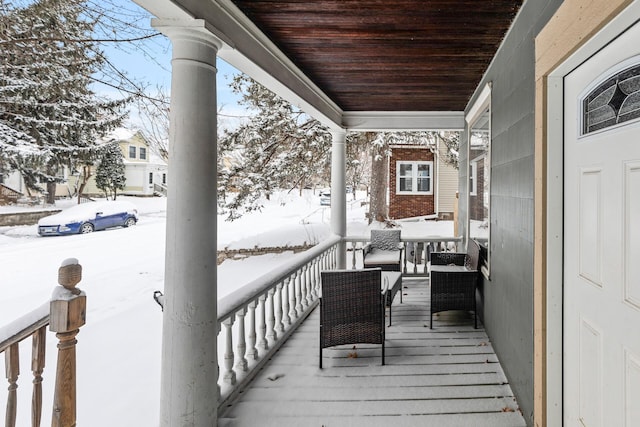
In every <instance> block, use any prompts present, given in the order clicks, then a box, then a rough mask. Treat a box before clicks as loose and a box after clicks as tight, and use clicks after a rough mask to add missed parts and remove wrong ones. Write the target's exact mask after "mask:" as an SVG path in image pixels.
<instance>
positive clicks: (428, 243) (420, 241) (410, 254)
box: [345, 236, 462, 276]
mask: <svg viewBox="0 0 640 427" xmlns="http://www.w3.org/2000/svg"><path fill="white" fill-rule="evenodd" d="M401 240H402V243H403V246H404V250H403V251H402V259H401V265H402V275H403V276H428V275H429V271H428V261H429V257H430V256H431V252H436V251H438V252H455V251H457V250H458V249H459V245H460V243H461V242H462V237H443V236H425V237H403V238H402V239H401ZM345 241H346V242H348V245H347V251H349V252H350V255H351V265H350V267H351V268H352V269H356V268H362V265H363V262H362V248H363V247H364V245H365V244H366V243H367V242H369V239H368V238H366V237H360V236H347V237H345Z"/></svg>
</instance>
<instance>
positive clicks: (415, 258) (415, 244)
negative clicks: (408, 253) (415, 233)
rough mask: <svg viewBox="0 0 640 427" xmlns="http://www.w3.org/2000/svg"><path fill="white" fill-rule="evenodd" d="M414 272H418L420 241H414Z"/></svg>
mask: <svg viewBox="0 0 640 427" xmlns="http://www.w3.org/2000/svg"><path fill="white" fill-rule="evenodd" d="M413 274H418V242H413Z"/></svg>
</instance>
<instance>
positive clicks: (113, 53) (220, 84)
mask: <svg viewBox="0 0 640 427" xmlns="http://www.w3.org/2000/svg"><path fill="white" fill-rule="evenodd" d="M114 1H115V2H121V3H122V4H123V7H126V8H129V9H134V10H138V11H143V9H141V8H140V7H139V6H137V5H136V4H135V3H134V2H132V1H131V0H114ZM139 25H142V26H144V27H145V28H147V29H151V21H150V19H143V20H141V21H140V22H139ZM145 50H147V51H148V52H150V54H151V55H152V57H153V58H149V57H147V55H145V54H142V52H140V51H128V52H125V51H123V50H121V49H117V48H116V47H115V46H114V45H113V44H111V45H110V44H104V52H105V54H106V56H107V57H108V58H109V60H110V61H111V62H112V63H114V64H115V65H116V66H117V67H118V69H120V70H122V71H124V72H126V73H127V74H128V76H129V77H131V78H133V80H136V81H143V82H147V83H148V84H149V87H150V88H151V89H155V88H156V87H160V88H163V89H164V90H165V91H166V93H169V92H170V89H171V43H170V41H169V39H168V38H167V37H166V36H164V35H160V36H158V37H155V38H153V39H151V40H149V41H148V42H146V43H145ZM217 68H218V73H217V101H218V107H222V111H221V112H220V114H221V115H222V117H221V118H220V119H219V120H220V121H225V120H226V121H233V117H235V116H244V115H246V112H245V110H244V108H243V107H242V106H239V105H238V101H239V100H240V96H239V95H237V94H234V93H233V92H232V91H231V88H230V87H229V82H230V81H231V80H232V78H233V75H235V74H239V73H240V71H238V70H237V69H236V68H234V67H233V66H231V65H230V64H228V63H227V62H225V61H224V60H222V59H220V58H218V59H217ZM97 90H98V91H99V92H100V93H103V94H106V95H115V93H114V90H113V89H112V88H108V87H103V86H99V87H98V89H97ZM226 116H231V117H230V118H225V117H226ZM130 126H133V127H139V120H138V119H137V118H136V112H135V111H134V110H132V114H131V118H130Z"/></svg>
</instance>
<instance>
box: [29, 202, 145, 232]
mask: <svg viewBox="0 0 640 427" xmlns="http://www.w3.org/2000/svg"><path fill="white" fill-rule="evenodd" d="M137 222H138V210H137V209H136V207H135V205H134V204H133V203H130V202H125V201H112V202H88V203H83V204H81V205H77V206H73V207H71V208H68V209H65V210H63V211H62V212H60V213H57V214H55V215H49V216H47V217H44V218H42V219H40V221H38V234H39V235H41V236H61V235H65V234H86V233H91V232H93V231H97V230H104V229H106V228H111V227H130V226H132V225H135V224H136V223H137Z"/></svg>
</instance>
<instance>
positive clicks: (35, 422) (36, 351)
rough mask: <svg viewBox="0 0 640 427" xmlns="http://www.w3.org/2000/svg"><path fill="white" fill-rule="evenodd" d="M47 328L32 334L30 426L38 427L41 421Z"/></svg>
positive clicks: (44, 327)
mask: <svg viewBox="0 0 640 427" xmlns="http://www.w3.org/2000/svg"><path fill="white" fill-rule="evenodd" d="M46 339H47V327H46V326H43V327H42V328H40V329H38V330H37V331H36V332H34V334H33V338H32V345H31V349H32V351H31V371H32V372H33V392H32V396H31V426H32V427H39V426H40V421H41V419H42V372H43V371H44V361H45V350H46Z"/></svg>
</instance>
